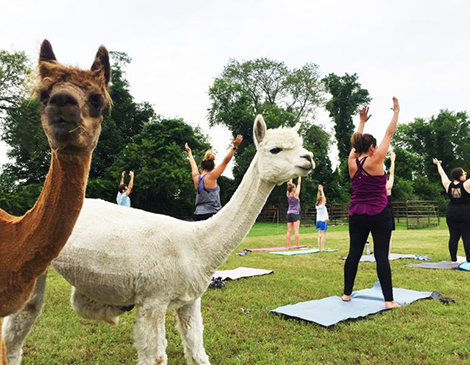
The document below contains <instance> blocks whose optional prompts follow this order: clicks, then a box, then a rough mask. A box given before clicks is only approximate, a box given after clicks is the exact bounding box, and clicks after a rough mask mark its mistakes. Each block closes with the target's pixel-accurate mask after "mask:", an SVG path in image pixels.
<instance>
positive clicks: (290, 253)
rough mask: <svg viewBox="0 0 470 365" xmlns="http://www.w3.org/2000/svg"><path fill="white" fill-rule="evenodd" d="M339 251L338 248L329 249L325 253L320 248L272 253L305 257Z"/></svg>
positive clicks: (274, 253)
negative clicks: (309, 254) (311, 254)
mask: <svg viewBox="0 0 470 365" xmlns="http://www.w3.org/2000/svg"><path fill="white" fill-rule="evenodd" d="M334 251H338V250H337V249H336V248H327V249H325V250H323V251H320V250H319V249H318V248H311V249H307V250H296V251H285V252H270V254H273V255H283V256H294V255H305V254H307V253H318V252H334Z"/></svg>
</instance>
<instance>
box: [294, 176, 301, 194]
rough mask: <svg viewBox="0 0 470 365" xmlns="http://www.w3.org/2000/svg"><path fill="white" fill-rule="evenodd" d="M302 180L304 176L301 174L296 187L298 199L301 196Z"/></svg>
mask: <svg viewBox="0 0 470 365" xmlns="http://www.w3.org/2000/svg"><path fill="white" fill-rule="evenodd" d="M301 182H302V177H301V176H299V178H298V179H297V187H296V188H295V197H296V198H297V199H298V198H299V194H300V184H301Z"/></svg>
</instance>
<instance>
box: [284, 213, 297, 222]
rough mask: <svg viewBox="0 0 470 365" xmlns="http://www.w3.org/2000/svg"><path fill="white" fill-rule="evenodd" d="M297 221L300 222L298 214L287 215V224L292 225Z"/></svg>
mask: <svg viewBox="0 0 470 365" xmlns="http://www.w3.org/2000/svg"><path fill="white" fill-rule="evenodd" d="M297 221H300V214H293V213H288V214H287V223H294V222H297Z"/></svg>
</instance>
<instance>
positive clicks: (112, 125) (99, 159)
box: [90, 51, 155, 183]
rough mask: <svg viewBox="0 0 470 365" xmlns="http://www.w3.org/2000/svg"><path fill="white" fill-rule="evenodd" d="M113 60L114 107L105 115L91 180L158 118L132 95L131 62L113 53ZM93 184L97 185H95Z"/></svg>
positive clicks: (112, 95)
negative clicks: (129, 79) (148, 124)
mask: <svg viewBox="0 0 470 365" xmlns="http://www.w3.org/2000/svg"><path fill="white" fill-rule="evenodd" d="M110 55H111V59H112V66H111V68H112V86H111V92H110V93H111V98H112V100H113V106H112V108H111V110H110V113H109V114H107V115H106V114H105V116H104V120H103V124H102V128H103V129H102V132H101V136H100V140H99V143H98V145H97V147H96V149H95V151H94V153H93V161H92V165H91V170H90V179H95V178H99V177H100V176H102V175H103V174H104V172H105V170H106V169H107V168H108V167H109V166H111V165H112V164H113V162H114V161H115V160H116V157H117V155H118V154H119V153H120V152H121V150H122V149H124V148H125V146H126V145H127V144H128V143H130V142H132V138H133V136H134V135H135V134H137V133H139V132H140V131H141V130H142V127H143V126H144V125H145V124H146V123H148V122H150V121H151V120H152V119H154V118H155V111H154V110H153V108H152V106H151V105H150V104H149V103H147V102H143V103H136V102H135V100H134V97H133V96H132V95H131V93H130V86H129V82H128V81H127V79H126V77H125V76H126V73H125V67H126V66H127V65H128V64H130V63H131V62H132V59H131V58H130V57H129V56H128V55H127V54H126V53H124V52H116V51H111V52H110ZM92 183H94V182H92Z"/></svg>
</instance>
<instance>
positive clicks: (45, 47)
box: [38, 39, 58, 78]
mask: <svg viewBox="0 0 470 365" xmlns="http://www.w3.org/2000/svg"><path fill="white" fill-rule="evenodd" d="M57 63H58V62H57V59H56V57H55V54H54V51H53V50H52V46H51V43H50V42H49V41H48V40H47V39H44V41H43V42H42V44H41V50H40V51H39V67H38V68H39V76H40V77H41V78H45V77H49V76H51V74H52V72H53V71H52V69H53V68H54V66H53V65H55V64H57Z"/></svg>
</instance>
